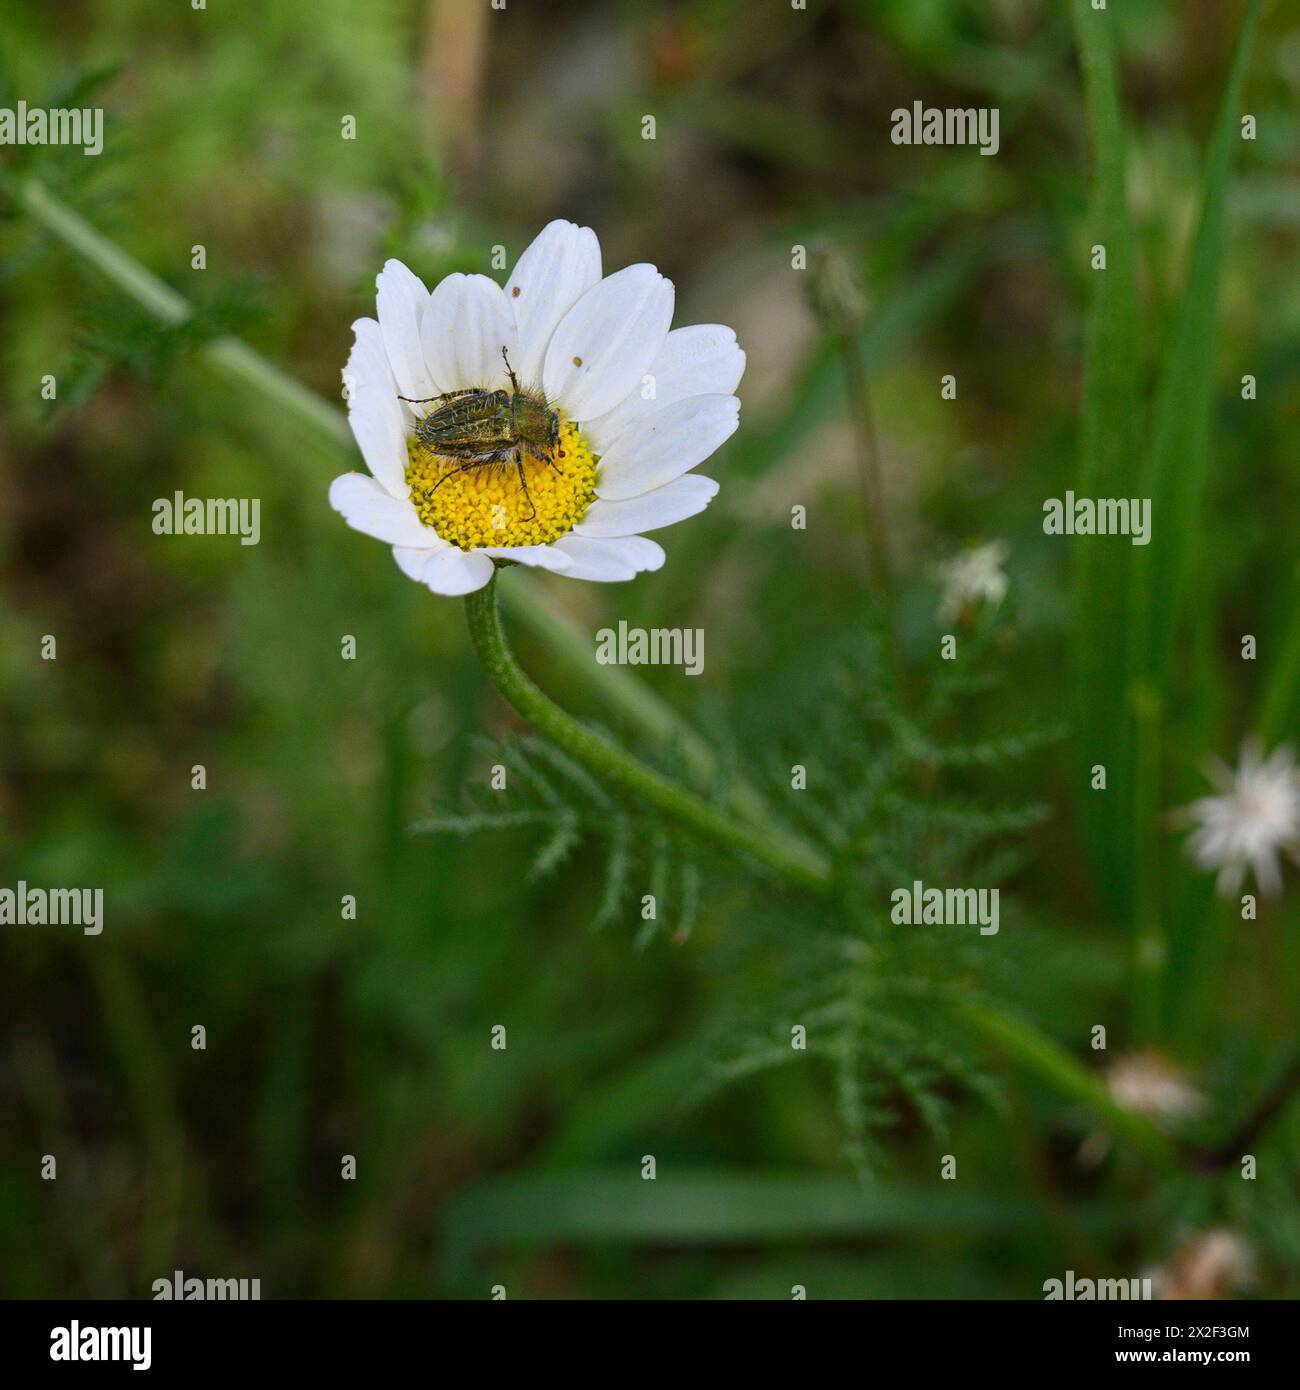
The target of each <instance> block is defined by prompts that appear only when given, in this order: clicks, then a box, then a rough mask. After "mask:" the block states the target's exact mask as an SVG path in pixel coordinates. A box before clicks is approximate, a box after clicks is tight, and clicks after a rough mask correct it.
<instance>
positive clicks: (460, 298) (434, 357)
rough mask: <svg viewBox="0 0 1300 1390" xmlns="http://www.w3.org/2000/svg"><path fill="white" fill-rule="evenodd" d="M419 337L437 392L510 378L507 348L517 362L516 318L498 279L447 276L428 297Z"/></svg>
mask: <svg viewBox="0 0 1300 1390" xmlns="http://www.w3.org/2000/svg"><path fill="white" fill-rule="evenodd" d="M420 339H421V342H422V343H423V345H424V356H425V360H426V361H427V362H428V364H429V371H430V373H431V374H432V376H433V379H434V381H435V382H437V385H436V386H435V387H434V392H442V391H458V390H463V389H465V388H468V387H481V388H484V389H495V388H496V387H498V386H502V385H504V384H505V380H506V364H505V359H504V358H503V357H502V356H501V349H502V348H503V347H504V348H505V349H506V351H507V352H508V353H509V354H510V360H511V361H512V362H513V361H514V356H515V318H514V315H513V314H512V313H511V312H510V306H509V304H508V303H507V302H506V297H505V295H504V294H502V292H501V286H500V285H498V284H497V282H496V281H495V280H489V279H488V277H487V276H486V275H449V276H447V278H446V279H445V280H443V281H442V282H441V283H440V284H439V285H438V288H437V289H435V290H434V292H433V294H432V296H431V297H430V299H429V305H428V308H426V309H425V311H424V319H423V322H422V325H421V330H420ZM424 394H425V395H430V394H433V392H427V391H426V392H425V393H424ZM421 413H423V412H421Z"/></svg>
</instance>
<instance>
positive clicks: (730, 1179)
mask: <svg viewBox="0 0 1300 1390" xmlns="http://www.w3.org/2000/svg"><path fill="white" fill-rule="evenodd" d="M1090 1215H1091V1216H1092V1217H1093V1219H1095V1218H1096V1214H1095V1213H1090ZM1041 1223H1042V1211H1041V1209H1040V1208H1039V1206H1038V1205H1037V1203H1035V1202H1032V1201H1026V1200H1022V1199H1019V1198H1011V1199H1007V1198H1003V1197H995V1196H988V1195H985V1194H982V1193H978V1192H972V1193H966V1192H956V1191H951V1192H938V1191H936V1190H935V1188H933V1187H926V1188H915V1189H912V1188H902V1187H895V1188H884V1187H881V1186H879V1185H872V1186H870V1187H864V1186H863V1185H862V1184H861V1183H858V1182H856V1181H854V1180H853V1179H848V1178H834V1177H812V1178H809V1177H797V1176H786V1175H785V1174H774V1173H756V1174H748V1173H746V1174H738V1173H725V1172H724V1173H719V1172H716V1171H713V1170H709V1171H706V1172H701V1171H698V1170H695V1171H688V1172H685V1173H662V1174H661V1175H660V1176H658V1177H657V1178H656V1179H655V1180H654V1181H653V1182H650V1181H643V1180H642V1178H641V1170H640V1164H639V1163H633V1162H629V1163H628V1164H627V1165H626V1167H625V1169H624V1170H623V1171H621V1172H611V1171H610V1170H608V1169H604V1170H600V1169H598V1170H595V1171H591V1170H588V1171H584V1172H578V1173H571V1174H565V1175H563V1176H561V1175H559V1174H537V1175H532V1174H529V1175H524V1176H517V1177H516V1176H511V1177H504V1178H496V1179H491V1180H489V1181H487V1182H482V1183H478V1184H477V1185H475V1186H474V1187H471V1188H469V1189H468V1190H466V1191H463V1192H462V1193H460V1195H459V1196H457V1197H455V1198H454V1199H453V1200H452V1201H451V1202H450V1203H449V1204H448V1207H447V1211H446V1216H445V1223H444V1227H443V1256H444V1259H445V1260H446V1264H447V1272H448V1274H449V1276H450V1277H451V1278H452V1279H453V1280H458V1281H459V1280H464V1279H466V1278H468V1277H471V1272H472V1261H473V1258H474V1256H475V1254H476V1253H477V1252H479V1251H482V1250H485V1249H487V1248H489V1247H491V1246H493V1245H500V1244H504V1243H516V1242H534V1241H540V1242H558V1241H564V1242H570V1243H579V1244H590V1243H601V1242H611V1241H612V1242H618V1243H626V1242H628V1241H648V1242H652V1243H654V1244H655V1245H670V1246H671V1245H678V1246H681V1245H715V1246H724V1245H735V1244H753V1243H755V1242H759V1241H773V1240H809V1239H818V1238H821V1239H837V1240H846V1239H853V1238H861V1237H866V1236H881V1235H900V1234H905V1235H916V1234H918V1233H919V1234H928V1235H933V1236H935V1237H938V1238H940V1239H951V1238H952V1237H954V1236H955V1235H959V1234H960V1235H968V1234H969V1235H987V1236H994V1237H1004V1236H1006V1235H1007V1234H1009V1233H1013V1232H1033V1231H1035V1230H1037V1229H1038V1227H1039V1226H1040V1225H1041Z"/></svg>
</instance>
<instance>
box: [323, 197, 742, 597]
mask: <svg viewBox="0 0 1300 1390" xmlns="http://www.w3.org/2000/svg"><path fill="white" fill-rule="evenodd" d="M376 285H377V289H378V295H377V300H378V319H377V320H376V319H359V320H358V321H357V322H356V323H355V324H354V325H353V329H354V331H355V333H356V342H355V344H354V345H353V348H352V354H351V356H350V357H349V358H348V364H347V367H346V368H345V370H344V381H345V383H346V386H347V391H348V397H349V403H348V419H349V422H350V423H351V425H352V432H353V434H354V435H355V436H356V440H357V443H358V445H359V446H360V448H361V454H362V457H363V458H364V459H365V462H366V466H367V467H368V468H369V469H370V475H371V476H367V475H366V474H364V473H345V474H344V475H343V476H342V477H341V478H336V479H335V480H334V482H333V484H332V485H331V487H330V504H331V505H332V506H333V507H334V509H335V510H336V511H338V512H340V513H341V514H342V516H343V517H344V519H345V520H346V521H347V523H348V525H349V526H352V527H354V528H355V529H356V530H358V531H363V532H364V533H365V534H366V535H368V536H373V537H375V538H376V539H377V540H381V541H384V542H385V543H387V544H388V545H391V546H392V547H393V556H394V558H395V559H396V561H397V563H398V565H399V566H400V567H401V568H402V570H403V571H404V572H405V573H406V574H407V575H409V576H410V577H411V578H412V579H415V580H418V581H420V582H421V583H423V584H426V585H427V586H428V587H429V588H430V589H432V590H433V592H434V593H436V594H466V593H470V592H472V591H473V590H475V589H479V588H482V587H483V585H484V584H486V583H487V582H488V580H489V579H490V578H491V577H492V571H493V561H494V560H496V559H503V560H515V561H517V562H519V563H520V564H525V565H538V566H541V567H542V568H543V569H549V570H553V571H555V572H556V573H557V574H565V575H568V576H569V577H570V578H573V579H596V580H619V579H631V578H632V577H633V576H634V575H635V574H637V573H638V572H640V571H641V570H655V569H658V568H659V566H660V565H662V564H663V562H664V552H663V550H662V548H661V547H660V546H659V545H658V544H657V543H656V542H655V541H652V540H649V539H648V538H647V537H646V536H644V535H643V534H642V533H643V532H646V531H656V530H659V529H660V528H661V527H664V526H671V525H672V524H673V523H674V522H676V521H682V520H683V519H684V518H686V517H689V516H694V515H695V513H696V512H699V511H703V509H704V508H705V507H706V506H708V504H709V502H710V501H711V500H712V499H713V496H714V494H715V493H716V492H717V490H718V485H717V483H715V482H714V481H713V480H712V479H711V478H705V477H701V476H700V475H699V474H697V473H692V472H691V471H690V470H691V469H693V468H694V467H695V466H696V465H697V464H699V463H703V461H704V460H705V459H707V458H708V457H709V455H710V454H712V453H713V451H714V450H715V449H717V448H718V446H719V445H720V444H722V443H723V441H724V440H726V439H727V438H729V437H730V435H731V434H732V433H733V432H734V431H735V429H736V426H737V424H738V423H739V418H740V402H739V401H738V400H737V399H736V397H735V395H734V394H733V392H734V391H735V388H736V386H737V384H738V383H739V381H740V377H741V374H742V373H743V372H744V370H745V354H744V353H743V352H742V351H741V350H740V348H739V346H738V345H737V343H736V335H735V334H734V333H733V332H732V331H731V329H729V328H723V327H721V326H719V325H717V324H699V325H696V326H694V327H691V328H676V329H673V330H672V331H671V332H670V331H669V324H670V323H671V322H672V316H673V286H672V283H671V281H669V280H666V279H664V277H663V276H662V275H660V274H659V272H658V271H657V270H656V269H655V268H654V266H652V265H632V266H628V267H627V268H626V269H624V270H619V271H616V272H615V273H614V274H613V275H608V276H605V277H604V278H602V277H601V262H600V244H599V242H598V241H597V240H596V235H595V233H594V232H593V231H592V230H591V229H590V228H588V227H576V226H574V225H573V223H571V222H563V221H556V222H552V223H551V224H550V225H549V226H547V227H546V228H544V229H543V231H542V233H541V235H540V236H538V237H537V239H536V240H535V241H534V242H533V243H532V245H531V246H529V247H528V249H527V250H526V251H525V252H524V253H523V255H522V256H520V258H519V261H518V264H517V265H516V266H515V268H514V272H513V274H512V275H511V276H510V279H509V280H508V281H507V282H506V286H505V289H504V290H503V289H502V288H501V286H500V285H498V284H497V283H496V281H494V280H491V279H489V278H488V277H487V276H484V275H449V276H448V277H447V278H446V279H445V280H443V281H442V282H441V283H440V284H439V285H438V286H437V288H436V289H435V290H434V291H433V293H432V294H430V293H429V291H428V290H427V289H425V287H424V284H423V283H422V282H421V281H420V279H419V278H418V277H417V276H416V275H414V274H412V272H411V271H410V270H408V269H407V268H406V266H404V265H403V264H402V263H401V262H400V261H389V262H388V263H387V264H386V265H385V266H384V268H383V270H382V271H381V272H380V274H379V277H378V279H377V281H376Z"/></svg>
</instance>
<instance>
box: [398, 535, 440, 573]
mask: <svg viewBox="0 0 1300 1390" xmlns="http://www.w3.org/2000/svg"><path fill="white" fill-rule="evenodd" d="M446 549H447V542H446V541H439V542H438V544H437V545H436V546H434V547H432V548H431V549H425V548H423V547H421V548H420V549H415V548H413V547H411V546H406V545H395V546H394V547H393V559H394V560H396V561H397V565H398V568H399V569H400V570H401V571H402V573H403V574H404V575H406V577H407V578H408V579H414V580H417V581H419V580H422V579H423V578H424V569H425V566H426V565H427V564H428V563H429V561H430V560H432V559H433V557H434V556H435V555H439V554H441V553H442V551H444V550H446Z"/></svg>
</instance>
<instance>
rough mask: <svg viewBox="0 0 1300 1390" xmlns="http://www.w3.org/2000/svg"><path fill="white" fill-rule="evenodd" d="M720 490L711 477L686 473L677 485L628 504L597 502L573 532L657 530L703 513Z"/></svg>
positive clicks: (603, 533)
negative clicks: (697, 513)
mask: <svg viewBox="0 0 1300 1390" xmlns="http://www.w3.org/2000/svg"><path fill="white" fill-rule="evenodd" d="M717 491H718V485H717V483H715V482H714V481H713V479H712V478H705V477H702V476H701V475H700V474H699V473H687V474H686V476H685V477H683V478H678V479H677V480H676V482H672V483H668V484H667V485H666V486H664V487H660V488H656V489H655V490H654V491H653V492H647V493H645V494H644V495H643V496H641V497H631V498H629V499H628V500H627V501H625V502H602V501H600V500H599V499H598V500H597V501H595V502H593V503H592V504H591V506H590V507H588V508H587V514H586V516H584V517H583V518H582V520H581V521H580V522H579V523H578V524H577V525H576V526H575V527H574V528H573V531H574V534H575V535H578V536H634V535H636V534H637V533H638V532H640V531H655V530H658V528H659V527H661V526H671V525H672V524H673V523H674V522H676V521H682V520H684V519H685V518H686V517H688V516H694V515H695V513H696V512H702V511H703V510H704V509H705V507H707V506H708V505H709V503H710V502H712V501H713V499H714V497H715V496H716V495H717Z"/></svg>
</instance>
